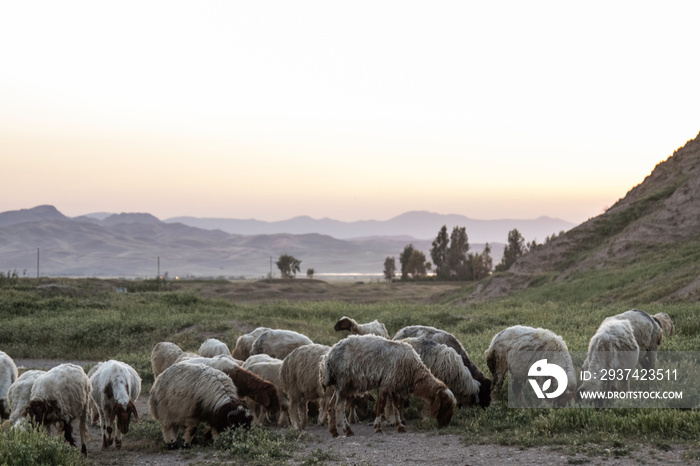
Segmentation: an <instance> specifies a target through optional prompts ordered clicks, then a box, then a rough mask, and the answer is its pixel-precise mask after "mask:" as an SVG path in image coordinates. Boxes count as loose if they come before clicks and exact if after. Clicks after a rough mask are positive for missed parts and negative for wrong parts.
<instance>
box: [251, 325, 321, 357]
mask: <svg viewBox="0 0 700 466" xmlns="http://www.w3.org/2000/svg"><path fill="white" fill-rule="evenodd" d="M311 343H313V341H311V339H310V338H309V337H307V336H306V335H302V334H301V333H297V332H295V331H293V330H268V331H266V332H263V333H262V334H260V336H259V337H258V338H256V339H255V341H254V342H253V346H251V348H250V354H251V355H254V354H260V353H265V354H268V355H270V356H272V357H273V358H277V359H284V358H286V357H287V355H288V354H289V353H291V352H292V351H294V350H295V349H297V348H298V347H300V346H303V345H310V344H311Z"/></svg>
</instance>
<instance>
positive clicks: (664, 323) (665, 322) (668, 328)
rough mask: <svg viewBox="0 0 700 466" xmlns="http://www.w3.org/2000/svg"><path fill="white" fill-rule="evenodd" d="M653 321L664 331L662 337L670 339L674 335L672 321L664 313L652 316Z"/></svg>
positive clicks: (674, 330)
mask: <svg viewBox="0 0 700 466" xmlns="http://www.w3.org/2000/svg"><path fill="white" fill-rule="evenodd" d="M652 317H653V318H654V320H655V321H656V322H657V323H658V324H659V325H660V326H661V328H662V329H663V331H664V336H666V337H672V336H673V335H674V334H675V333H676V326H675V325H673V320H671V317H670V316H669V315H668V314H666V313H665V312H659V313H658V314H654V315H653V316H652Z"/></svg>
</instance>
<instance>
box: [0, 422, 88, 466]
mask: <svg viewBox="0 0 700 466" xmlns="http://www.w3.org/2000/svg"><path fill="white" fill-rule="evenodd" d="M0 464H2V465H8V466H13V465H34V464H42V465H87V464H88V463H87V461H86V460H85V458H84V457H83V455H82V454H81V453H80V450H79V449H77V448H75V447H72V446H70V445H68V444H67V443H66V441H65V440H63V437H49V436H48V435H46V433H45V432H44V431H43V430H42V429H41V428H36V429H27V430H22V429H15V428H12V427H10V426H9V425H4V426H2V427H0Z"/></svg>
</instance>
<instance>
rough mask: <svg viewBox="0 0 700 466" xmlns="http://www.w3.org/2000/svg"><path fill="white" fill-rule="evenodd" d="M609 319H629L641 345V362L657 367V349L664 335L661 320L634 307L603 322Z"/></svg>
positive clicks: (607, 319) (642, 364) (647, 365)
mask: <svg viewBox="0 0 700 466" xmlns="http://www.w3.org/2000/svg"><path fill="white" fill-rule="evenodd" d="M609 320H627V321H629V323H630V324H631V325H632V331H633V332H634V338H635V340H637V344H638V345H639V364H640V365H641V366H642V367H643V368H644V369H653V368H655V367H656V351H657V350H658V349H659V346H660V345H661V339H662V337H663V331H662V330H661V325H659V322H657V321H656V320H655V319H654V318H653V317H652V316H650V315H649V314H647V313H646V312H644V311H640V310H638V309H632V310H631V311H627V312H623V313H622V314H618V315H615V316H612V317H608V318H606V319H605V320H604V321H603V322H606V321H609Z"/></svg>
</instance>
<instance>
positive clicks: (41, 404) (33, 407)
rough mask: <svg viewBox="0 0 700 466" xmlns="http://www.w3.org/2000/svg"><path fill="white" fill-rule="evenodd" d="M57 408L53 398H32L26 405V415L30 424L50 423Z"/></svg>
mask: <svg viewBox="0 0 700 466" xmlns="http://www.w3.org/2000/svg"><path fill="white" fill-rule="evenodd" d="M57 410H58V405H57V404H56V401H55V400H32V401H31V402H30V403H29V406H28V407H27V415H28V416H29V418H30V421H31V422H32V424H36V423H39V424H44V425H46V424H50V423H51V422H53V421H54V420H55V416H53V414H54V413H55V412H56V411H57Z"/></svg>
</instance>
